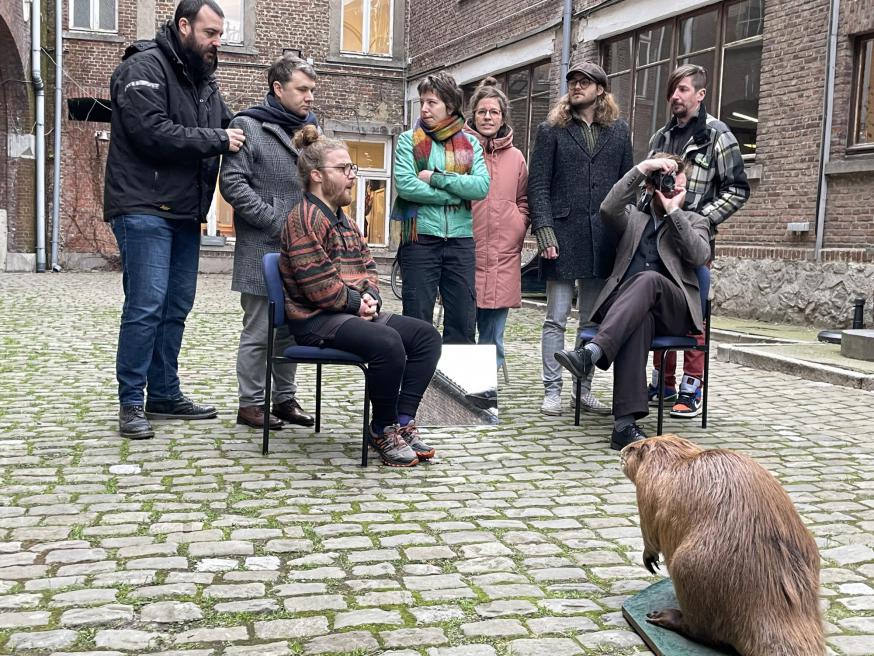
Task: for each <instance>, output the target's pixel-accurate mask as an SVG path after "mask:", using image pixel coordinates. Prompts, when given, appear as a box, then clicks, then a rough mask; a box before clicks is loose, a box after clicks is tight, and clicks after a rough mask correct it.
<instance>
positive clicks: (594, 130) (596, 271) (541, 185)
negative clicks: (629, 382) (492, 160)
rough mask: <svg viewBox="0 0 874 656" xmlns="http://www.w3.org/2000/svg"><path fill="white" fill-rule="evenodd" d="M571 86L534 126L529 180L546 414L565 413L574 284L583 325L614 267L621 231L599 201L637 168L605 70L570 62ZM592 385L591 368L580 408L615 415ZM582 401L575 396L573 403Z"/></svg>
mask: <svg viewBox="0 0 874 656" xmlns="http://www.w3.org/2000/svg"><path fill="white" fill-rule="evenodd" d="M567 88H568V92H567V94H566V95H564V96H562V98H561V99H560V100H559V101H558V103H557V104H556V105H555V107H553V108H552V110H550V112H549V116H548V117H547V119H546V121H545V122H544V123H542V124H541V125H540V127H539V128H538V129H537V137H536V141H535V142H534V150H533V152H532V153H531V161H530V162H529V171H530V172H529V177H528V204H529V208H530V211H531V228H532V231H533V232H534V236H535V237H536V238H537V248H538V251H539V253H540V275H541V277H542V278H544V279H545V280H546V317H545V319H544V321H543V330H542V334H541V351H542V358H543V386H544V398H543V405H542V406H541V412H543V413H544V414H547V415H560V414H561V413H562V405H561V390H562V378H561V376H562V368H561V366H560V365H559V364H558V362H557V361H556V360H555V354H556V352H558V351H561V350H563V349H564V348H565V339H564V336H565V327H566V325H567V319H568V315H569V314H570V310H571V306H572V303H573V296H574V287H575V286H576V287H577V288H578V296H577V308H578V310H579V315H580V323H581V324H585V323H586V322H587V321H588V320H589V317H590V315H591V314H592V311H593V310H594V304H595V300H596V299H597V298H598V295H599V294H600V292H601V289H602V288H603V287H604V281H605V279H606V278H607V277H608V276H609V275H610V272H611V271H612V269H613V259H614V255H615V253H616V243H617V236H616V235H615V234H613V233H612V231H611V230H610V229H609V228H607V227H606V226H605V225H604V224H603V223H602V222H601V217H600V215H599V208H600V207H601V202H602V201H603V200H604V198H605V197H606V196H607V192H609V191H610V189H611V188H612V187H613V185H614V184H616V182H617V181H618V180H620V179H621V178H622V176H623V175H625V173H626V172H627V171H629V170H630V169H631V167H632V166H633V165H634V161H633V157H632V151H631V133H630V130H629V129H628V124H627V123H626V122H625V121H624V120H622V119H620V118H619V107H618V105H617V104H616V101H615V100H614V99H613V96H612V94H610V82H609V80H608V79H607V74H606V73H605V72H604V69H603V68H601V67H600V66H598V65H597V64H594V63H592V62H583V63H581V64H578V65H575V66H571V68H570V70H569V71H568V73H567ZM576 341H579V339H578V338H577V340H576ZM575 346H579V344H578V343H575ZM591 384H592V372H591V371H589V372H588V373H587V376H586V377H585V378H584V379H583V381H582V390H581V393H580V399H579V403H580V409H581V410H584V411H587V412H595V413H598V414H610V408H609V407H607V406H606V405H604V404H603V403H601V402H600V401H599V400H598V399H597V398H595V396H594V395H593V394H592V392H591ZM577 402H578V401H577V399H571V407H574V403H577Z"/></svg>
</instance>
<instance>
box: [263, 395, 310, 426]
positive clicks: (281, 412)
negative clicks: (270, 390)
mask: <svg viewBox="0 0 874 656" xmlns="http://www.w3.org/2000/svg"><path fill="white" fill-rule="evenodd" d="M272 410H273V414H274V415H276V416H277V417H279V418H280V419H282V421H287V422H288V423H289V424H297V425H298V426H312V425H313V424H315V423H316V420H315V419H313V416H312V415H308V414H307V413H305V412H304V411H303V408H301V407H300V403H298V402H297V399H288V401H283V402H282V403H274V404H273V408H272Z"/></svg>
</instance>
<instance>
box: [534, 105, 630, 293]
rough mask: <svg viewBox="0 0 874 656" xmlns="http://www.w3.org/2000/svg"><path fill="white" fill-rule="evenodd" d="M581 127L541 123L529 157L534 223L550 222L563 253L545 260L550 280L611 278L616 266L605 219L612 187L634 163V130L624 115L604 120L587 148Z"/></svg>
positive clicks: (544, 274) (614, 238)
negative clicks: (602, 212) (604, 205)
mask: <svg viewBox="0 0 874 656" xmlns="http://www.w3.org/2000/svg"><path fill="white" fill-rule="evenodd" d="M585 144H586V139H585V136H584V135H583V131H582V128H580V126H579V125H578V124H577V123H575V122H573V121H572V122H571V123H570V125H568V126H567V127H560V126H557V125H551V124H550V123H542V124H541V125H540V127H539V128H538V129H537V138H536V140H535V141H534V150H533V151H532V153H531V161H529V162H528V170H529V173H528V208H529V211H530V213H531V229H532V230H533V231H536V230H538V229H539V228H542V227H545V226H549V227H551V228H552V229H553V230H554V231H555V237H556V239H557V240H558V259H555V260H546V259H543V258H541V260H540V274H541V277H543V278H545V279H547V280H575V279H577V278H606V277H607V276H609V275H610V271H611V270H612V269H613V257H614V254H615V253H616V241H617V235H615V234H614V233H613V231H612V230H610V229H609V228H607V227H606V226H605V225H604V224H603V223H602V221H601V216H600V214H599V210H600V207H601V202H602V201H603V200H604V198H605V197H606V196H607V193H608V192H609V191H610V189H611V188H612V187H613V185H614V184H616V182H617V181H618V180H620V179H621V178H622V176H623V175H625V173H627V172H628V171H629V169H631V167H632V166H634V160H633V157H632V152H631V135H630V132H629V129H628V124H627V123H626V122H625V121H623V120H622V119H619V120H617V121H616V122H615V123H613V124H612V125H610V126H601V128H600V130H599V132H598V141H597V143H596V144H595V150H594V152H593V153H590V152H589V151H588V150H587V148H586V145H585Z"/></svg>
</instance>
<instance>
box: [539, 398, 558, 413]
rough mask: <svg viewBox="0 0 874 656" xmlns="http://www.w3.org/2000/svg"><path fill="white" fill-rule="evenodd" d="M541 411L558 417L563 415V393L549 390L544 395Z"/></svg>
mask: <svg viewBox="0 0 874 656" xmlns="http://www.w3.org/2000/svg"><path fill="white" fill-rule="evenodd" d="M540 412H542V413H543V414H545V415H550V416H553V417H558V416H560V415H561V394H560V393H558V392H552V393H550V392H547V393H546V396H544V397H543V404H542V405H541V406H540Z"/></svg>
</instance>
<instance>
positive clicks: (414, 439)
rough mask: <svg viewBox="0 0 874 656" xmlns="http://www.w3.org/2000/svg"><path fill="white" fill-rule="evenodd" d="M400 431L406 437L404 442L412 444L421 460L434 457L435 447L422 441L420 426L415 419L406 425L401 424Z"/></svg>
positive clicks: (411, 446)
mask: <svg viewBox="0 0 874 656" xmlns="http://www.w3.org/2000/svg"><path fill="white" fill-rule="evenodd" d="M398 432H399V433H400V434H401V437H402V438H404V442H406V443H407V444H409V445H410V448H411V449H412V450H413V451H414V452H415V454H416V457H417V458H418V459H419V460H428V459H429V458H433V457H434V453H435V452H436V451H435V449H434V447H431V446H428V445H427V444H425V443H424V442H423V441H422V436H421V435H419V427H418V426H416V421H415V420H414V419H411V420H410V423H409V424H407V425H406V426H401V427H400V428H399V429H398Z"/></svg>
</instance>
